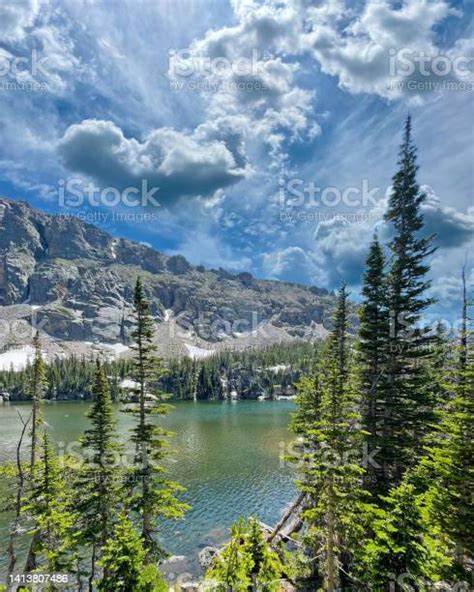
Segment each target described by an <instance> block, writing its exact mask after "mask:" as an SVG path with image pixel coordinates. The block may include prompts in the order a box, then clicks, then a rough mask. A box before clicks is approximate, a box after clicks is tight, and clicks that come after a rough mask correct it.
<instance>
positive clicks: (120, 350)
mask: <svg viewBox="0 0 474 592" xmlns="http://www.w3.org/2000/svg"><path fill="white" fill-rule="evenodd" d="M104 345H105V346H106V347H108V348H109V349H111V350H112V351H113V352H114V354H115V355H116V356H118V355H120V354H124V353H125V352H127V351H128V350H129V349H130V348H129V347H128V345H124V344H123V343H105V344H104Z"/></svg>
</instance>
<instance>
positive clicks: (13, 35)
mask: <svg viewBox="0 0 474 592" xmlns="http://www.w3.org/2000/svg"><path fill="white" fill-rule="evenodd" d="M42 4H44V2H42V1H41V0H14V1H13V2H1V3H0V39H4V40H8V41H18V40H20V39H23V38H24V37H25V34H26V29H27V28H29V27H31V26H33V24H34V22H35V19H36V18H37V16H38V14H39V11H40V7H41V5H42Z"/></svg>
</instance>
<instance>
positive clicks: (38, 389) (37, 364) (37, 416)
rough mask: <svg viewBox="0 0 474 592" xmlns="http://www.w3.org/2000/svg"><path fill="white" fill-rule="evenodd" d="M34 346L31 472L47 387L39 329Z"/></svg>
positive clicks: (30, 391) (30, 386) (34, 339)
mask: <svg viewBox="0 0 474 592" xmlns="http://www.w3.org/2000/svg"><path fill="white" fill-rule="evenodd" d="M33 346H34V350H35V357H34V361H33V367H32V375H31V380H30V381H29V385H28V386H29V388H28V391H29V395H30V397H31V399H32V401H33V409H32V413H33V415H32V420H31V459H30V472H31V474H33V472H34V468H35V462H36V450H37V447H38V435H37V434H38V430H39V428H40V426H41V423H42V418H41V401H42V400H43V397H44V393H45V390H46V388H47V384H48V383H47V380H46V366H45V363H44V360H43V355H42V351H41V341H40V336H39V331H37V332H36V334H35V336H34V338H33Z"/></svg>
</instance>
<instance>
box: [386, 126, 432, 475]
mask: <svg viewBox="0 0 474 592" xmlns="http://www.w3.org/2000/svg"><path fill="white" fill-rule="evenodd" d="M398 165H399V168H398V171H397V172H396V173H395V175H394V177H393V191H392V194H391V195H390V199H389V206H388V210H387V212H386V215H385V219H386V221H388V222H390V223H391V225H392V227H393V229H394V237H393V239H392V240H391V242H390V244H389V247H390V251H391V254H392V257H391V261H390V270H389V273H388V277H387V287H388V290H387V294H388V306H389V313H390V332H389V354H390V355H389V359H388V364H387V383H388V389H387V400H386V404H385V416H386V419H385V436H384V438H385V443H384V444H385V445H384V451H385V458H383V459H382V460H383V466H384V473H385V479H387V480H389V481H390V482H391V483H400V481H401V478H402V475H403V473H404V472H405V471H406V470H407V469H408V468H409V467H411V466H413V464H414V463H415V461H416V459H417V457H418V455H419V453H420V452H421V448H422V439H423V436H424V435H425V434H426V433H427V431H429V427H430V424H431V423H432V421H433V413H432V409H433V400H432V396H431V395H432V393H431V390H430V389H429V387H428V385H427V380H426V364H425V363H424V362H425V360H426V359H427V358H429V355H430V345H431V337H430V336H429V335H427V334H426V333H425V332H424V331H423V330H421V329H420V328H419V327H418V324H419V321H420V320H421V317H422V315H423V313H424V311H425V310H426V308H427V307H428V306H429V305H430V304H431V303H432V300H431V299H430V298H428V297H427V296H426V291H427V289H428V288H429V287H430V282H429V281H428V280H427V279H426V277H425V276H426V274H427V272H428V270H429V266H428V264H427V262H426V260H427V257H428V256H429V255H431V254H432V253H433V251H434V248H433V247H432V246H431V242H432V237H425V236H422V231H423V215H422V212H421V205H422V204H423V201H424V200H425V195H424V194H423V193H422V192H421V191H420V188H419V186H418V183H417V181H416V173H417V170H418V166H417V164H416V148H415V146H414V145H413V142H412V139H411V120H410V117H408V118H407V121H406V125H405V131H404V137H403V142H402V146H401V149H400V157H399V161H398Z"/></svg>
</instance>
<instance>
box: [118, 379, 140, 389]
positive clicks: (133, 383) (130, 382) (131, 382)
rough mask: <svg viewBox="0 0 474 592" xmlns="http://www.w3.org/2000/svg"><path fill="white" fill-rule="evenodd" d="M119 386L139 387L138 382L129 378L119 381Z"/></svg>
mask: <svg viewBox="0 0 474 592" xmlns="http://www.w3.org/2000/svg"><path fill="white" fill-rule="evenodd" d="M120 388H123V389H137V388H140V384H139V383H138V382H136V381H135V380H131V379H130V378H124V379H123V380H122V382H121V383H120Z"/></svg>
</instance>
